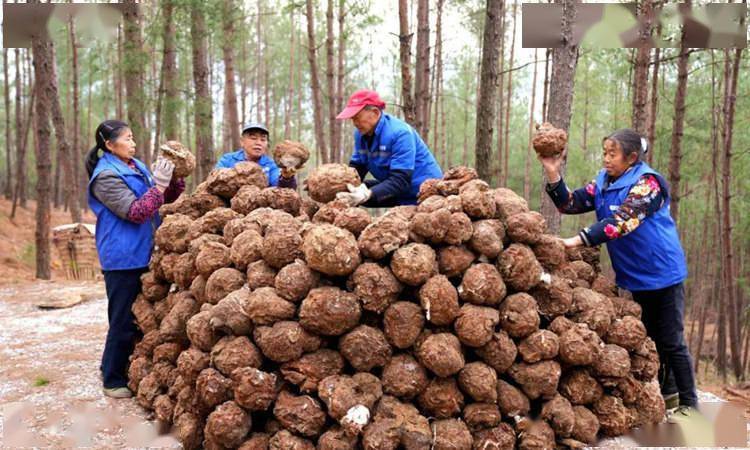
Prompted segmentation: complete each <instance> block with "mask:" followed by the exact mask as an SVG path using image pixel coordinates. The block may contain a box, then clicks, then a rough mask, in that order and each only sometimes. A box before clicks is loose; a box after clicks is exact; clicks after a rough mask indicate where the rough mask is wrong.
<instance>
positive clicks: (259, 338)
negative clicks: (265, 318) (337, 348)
mask: <svg viewBox="0 0 750 450" xmlns="http://www.w3.org/2000/svg"><path fill="white" fill-rule="evenodd" d="M253 340H254V341H255V343H256V344H257V345H258V347H260V350H261V352H263V355H264V356H265V357H266V358H268V359H270V360H271V361H275V362H287V361H292V360H295V359H298V358H299V357H300V356H302V354H303V353H306V352H311V351H315V350H317V349H318V348H320V345H321V341H320V338H319V337H317V336H314V335H312V334H310V333H308V332H307V331H305V329H304V328H302V326H301V325H300V324H299V323H298V322H293V321H281V322H276V323H274V324H273V326H270V327H269V326H262V327H257V328H256V329H255V330H254V331H253Z"/></svg>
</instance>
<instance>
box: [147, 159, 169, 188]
mask: <svg viewBox="0 0 750 450" xmlns="http://www.w3.org/2000/svg"><path fill="white" fill-rule="evenodd" d="M173 171H174V163H173V162H172V161H170V160H168V159H167V158H161V157H159V158H157V159H156V161H154V164H152V165H151V175H152V176H153V177H154V183H156V186H157V187H160V188H162V189H166V188H167V187H168V186H169V183H170V181H172V172H173Z"/></svg>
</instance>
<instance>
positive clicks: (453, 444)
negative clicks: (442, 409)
mask: <svg viewBox="0 0 750 450" xmlns="http://www.w3.org/2000/svg"><path fill="white" fill-rule="evenodd" d="M432 433H433V436H434V437H433V443H432V446H431V447H430V450H471V445H472V438H471V433H470V432H469V429H468V427H467V426H466V424H465V423H463V422H462V421H460V420H458V419H444V420H436V421H435V422H433V423H432Z"/></svg>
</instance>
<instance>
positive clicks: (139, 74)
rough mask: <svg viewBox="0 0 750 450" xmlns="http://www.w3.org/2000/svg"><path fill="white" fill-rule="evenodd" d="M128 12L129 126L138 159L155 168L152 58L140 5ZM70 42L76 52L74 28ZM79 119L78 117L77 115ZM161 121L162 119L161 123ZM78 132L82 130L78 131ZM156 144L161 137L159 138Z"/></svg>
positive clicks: (125, 58)
mask: <svg viewBox="0 0 750 450" xmlns="http://www.w3.org/2000/svg"><path fill="white" fill-rule="evenodd" d="M126 3H127V4H128V8H127V9H126V10H125V13H124V17H123V34H124V38H125V39H124V43H123V62H124V64H123V65H124V67H123V76H124V78H125V103H126V104H127V108H128V125H130V129H131V130H132V131H133V137H134V139H135V144H136V156H137V157H138V158H141V159H142V160H143V162H144V163H146V165H147V166H151V133H150V130H149V129H148V128H147V127H146V98H147V96H146V92H145V90H144V84H145V77H146V75H145V70H146V67H148V55H147V54H146V52H145V50H144V48H143V38H142V36H141V22H142V17H141V13H140V11H139V10H138V5H137V4H136V2H135V1H134V0H129V1H127V2H126ZM70 30H71V34H70V39H71V42H72V43H73V45H74V48H75V45H76V44H75V29H74V28H73V24H71V29H70ZM74 52H75V53H74V54H73V55H74V59H73V61H74V64H76V65H77V56H76V55H77V51H76V50H74ZM74 71H75V75H74V77H75V78H74V80H76V81H75V84H74V89H75V90H76V91H77V85H78V82H77V79H78V75H77V69H74ZM73 102H74V108H73V109H74V111H76V110H77V109H78V98H77V96H76V95H74V97H73ZM74 115H75V116H76V118H77V117H78V113H76V112H74ZM157 120H158V119H157ZM76 130H78V128H76ZM155 139H156V141H157V142H158V140H159V135H158V134H157V135H156V138H155ZM73 142H74V143H73V145H74V147H76V148H77V146H78V135H77V134H74V135H73Z"/></svg>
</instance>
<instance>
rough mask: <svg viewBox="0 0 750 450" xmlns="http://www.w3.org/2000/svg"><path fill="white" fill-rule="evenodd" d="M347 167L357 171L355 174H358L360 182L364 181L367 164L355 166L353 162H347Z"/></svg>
mask: <svg viewBox="0 0 750 450" xmlns="http://www.w3.org/2000/svg"><path fill="white" fill-rule="evenodd" d="M349 167H354V168H355V169H356V170H357V173H358V174H359V179H360V180H362V181H365V177H366V176H367V172H369V170H367V164H357V163H355V162H353V161H349Z"/></svg>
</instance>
